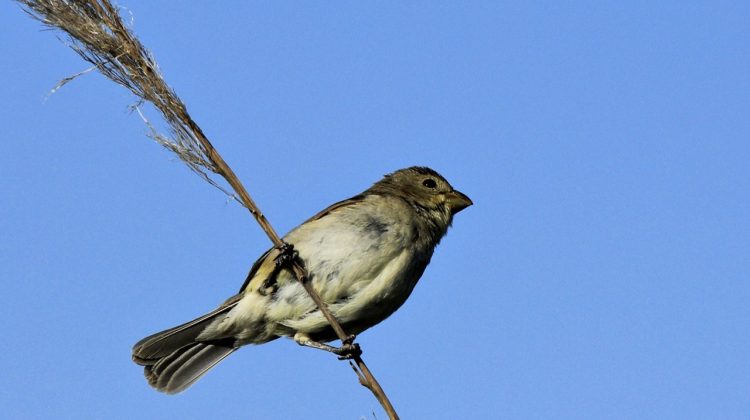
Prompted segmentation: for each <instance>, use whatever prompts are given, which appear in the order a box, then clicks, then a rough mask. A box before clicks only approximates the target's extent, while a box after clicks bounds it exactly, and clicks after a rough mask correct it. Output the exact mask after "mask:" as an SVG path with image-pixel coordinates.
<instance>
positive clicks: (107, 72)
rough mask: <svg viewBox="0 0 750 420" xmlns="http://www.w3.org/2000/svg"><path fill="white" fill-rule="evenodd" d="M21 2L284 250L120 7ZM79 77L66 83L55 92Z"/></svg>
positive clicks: (80, 1)
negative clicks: (159, 121) (153, 111)
mask: <svg viewBox="0 0 750 420" xmlns="http://www.w3.org/2000/svg"><path fill="white" fill-rule="evenodd" d="M17 1H18V2H19V3H21V4H22V5H23V6H24V8H25V9H24V10H25V11H26V12H27V13H28V14H29V15H31V16H32V17H33V18H34V19H37V20H39V21H40V22H42V23H43V24H44V25H46V26H48V27H50V28H53V29H60V30H62V31H64V32H66V33H67V34H68V36H69V42H70V46H71V48H72V49H73V50H74V51H75V52H76V53H78V55H80V56H81V58H83V59H84V60H86V61H88V62H89V63H91V64H92V65H93V66H94V67H95V68H96V69H98V70H99V71H100V72H101V73H102V74H103V75H104V76H106V77H107V78H109V79H110V80H112V81H114V82H115V83H117V84H119V85H122V86H124V87H125V88H127V89H128V90H130V91H131V92H132V93H133V94H134V95H136V96H137V97H138V98H140V100H141V101H148V102H150V103H151V104H153V105H154V107H156V108H157V109H158V110H159V111H160V112H161V113H162V115H163V117H164V119H165V121H166V122H167V123H168V124H169V127H170V130H171V136H164V135H161V134H159V133H157V132H156V130H155V129H154V128H153V127H152V126H151V125H150V124H149V123H148V121H147V120H146V119H145V117H143V114H141V117H143V118H144V121H145V122H146V124H147V125H148V126H149V128H150V129H151V133H152V134H151V137H153V138H154V140H156V141H157V142H158V143H159V144H161V145H162V146H164V147H165V148H167V149H169V150H171V151H172V152H173V153H175V154H176V155H177V156H178V157H179V158H180V159H181V160H182V161H183V162H185V164H187V165H188V167H189V168H190V169H191V170H193V171H194V172H195V173H196V174H198V175H200V176H201V177H202V178H203V179H205V180H206V181H208V182H209V183H210V184H211V185H213V186H215V187H217V188H219V189H221V190H222V191H223V192H225V193H227V194H228V195H230V197H232V198H234V199H236V200H237V201H239V202H240V203H241V204H242V205H243V206H244V207H246V208H247V209H248V210H249V211H250V213H251V214H252V215H253V217H255V219H256V221H257V222H258V224H260V226H261V228H262V229H263V231H264V232H265V233H266V235H267V236H268V238H269V239H270V240H271V242H273V244H274V246H275V247H277V248H280V249H282V248H283V247H284V246H285V244H284V242H283V241H282V240H281V238H280V237H279V235H278V234H277V233H276V231H275V230H274V229H273V227H272V226H271V224H270V223H269V222H268V220H267V219H266V217H265V216H264V215H263V213H262V212H261V211H260V209H259V208H258V206H257V205H256V204H255V202H254V201H253V199H252V198H251V197H250V194H249V193H248V192H247V190H246V189H245V187H244V186H243V185H242V183H241V182H240V180H239V178H238V177H237V176H236V175H235V173H234V171H233V170H232V168H230V167H229V165H228V164H227V163H226V162H225V161H224V159H223V158H222V157H221V155H219V153H218V152H217V151H216V149H215V148H214V147H213V145H212V144H211V142H210V141H209V140H208V138H207V137H206V135H205V134H204V133H203V130H201V128H200V127H199V126H198V124H196V123H195V121H193V119H192V117H191V116H190V114H188V112H187V107H186V106H185V104H184V103H183V102H182V101H181V100H180V98H179V97H178V96H177V95H176V94H175V92H174V91H173V90H172V89H171V88H170V87H169V86H168V85H167V83H166V82H165V81H164V79H163V77H162V76H161V73H160V72H159V66H158V64H157V62H156V60H155V59H154V57H153V56H152V55H151V53H150V52H149V51H148V50H147V49H146V48H145V47H144V46H143V45H142V44H141V42H140V41H139V40H138V38H136V36H135V35H134V34H133V33H132V32H131V31H130V30H129V29H128V28H126V27H125V25H124V24H123V21H122V18H121V17H120V14H119V11H118V9H117V8H116V7H115V6H113V5H112V3H110V1H109V0H17ZM81 74H82V73H81ZM78 75H80V74H78ZM78 75H74V76H71V77H68V78H65V79H63V80H62V81H61V82H60V83H58V85H57V86H56V87H55V89H54V90H57V89H59V88H60V87H62V85H64V84H65V83H67V82H69V81H70V80H72V79H73V78H75V77H76V76H78ZM139 113H140V111H139ZM209 172H210V173H213V174H216V175H219V176H220V177H222V178H224V180H226V182H227V183H228V184H229V185H230V186H231V188H232V189H233V190H234V191H235V193H236V195H235V194H230V193H229V192H228V191H227V190H226V189H224V188H223V187H222V186H221V185H220V184H219V183H218V182H217V181H216V180H215V179H214V178H212V177H211V175H210V174H209ZM291 264H292V269H293V271H294V274H295V276H296V277H297V280H298V281H300V283H301V284H302V285H303V286H304V287H305V290H307V292H308V294H310V297H311V298H312V299H313V300H314V301H315V303H316V304H317V305H318V307H319V308H320V310H321V312H322V313H323V314H324V315H325V317H326V319H327V320H328V322H329V323H330V324H331V326H332V327H333V329H334V331H335V332H336V335H337V336H338V337H339V339H341V341H342V342H345V341H346V340H347V334H346V333H345V332H344V330H343V329H342V328H341V325H340V324H339V322H338V321H337V320H336V318H335V317H334V316H333V315H332V314H331V312H330V311H329V310H328V308H327V305H326V304H325V302H323V300H322V299H321V298H320V296H319V295H318V293H317V292H316V291H315V290H314V289H313V288H312V285H311V284H310V282H308V281H307V279H308V276H307V272H306V271H305V268H304V264H303V262H302V261H301V260H299V258H296V259H292V261H291ZM352 359H353V360H354V363H356V367H355V365H354V364H352V368H354V370H355V372H356V374H357V378H358V380H359V382H360V383H361V384H362V385H363V386H364V387H366V388H367V389H369V390H370V391H371V392H372V393H373V394H374V395H375V397H376V398H377V399H378V401H379V402H380V404H381V405H382V406H383V408H384V409H385V411H386V413H388V416H389V417H390V418H391V419H398V414H396V411H395V409H394V408H393V405H392V404H391V403H390V401H389V400H388V397H387V396H386V394H385V392H384V391H383V389H382V388H381V387H380V384H379V383H378V381H377V380H376V379H375V377H374V376H373V374H372V372H370V370H369V369H368V368H367V365H366V364H365V362H364V361H363V360H362V358H361V357H360V356H355V357H353V358H352Z"/></svg>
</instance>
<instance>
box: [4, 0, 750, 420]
mask: <svg viewBox="0 0 750 420" xmlns="http://www.w3.org/2000/svg"><path fill="white" fill-rule="evenodd" d="M120 4H121V5H122V6H123V7H126V8H127V10H128V11H129V12H128V13H127V16H128V19H131V17H132V22H133V29H134V30H135V32H136V33H137V34H138V35H139V36H140V38H141V40H142V41H143V42H144V43H145V44H146V45H147V46H148V47H149V48H150V49H151V50H152V51H153V53H154V54H155V56H156V58H157V60H158V62H159V63H160V65H161V68H162V71H163V73H164V75H165V78H166V79H167V81H168V82H169V83H170V84H171V85H172V86H173V87H174V89H175V90H176V91H177V93H178V94H179V95H180V96H181V97H182V98H183V100H184V101H185V102H186V103H187V105H188V108H189V110H190V112H191V114H192V115H193V117H194V118H195V119H196V120H197V121H198V123H199V124H200V125H201V126H202V127H203V129H204V131H205V132H206V133H207V134H208V135H209V137H210V138H211V139H212V141H213V142H214V144H215V145H216V147H217V148H218V149H219V151H220V152H221V153H222V154H223V156H224V157H225V159H226V160H227V161H228V162H229V163H230V165H231V166H232V167H233V168H234V170H235V171H236V172H237V173H238V175H239V176H240V177H241V179H243V180H244V182H245V185H246V186H247V188H248V189H249V191H250V192H251V194H253V196H254V198H255V199H256V201H257V202H258V203H259V205H260V206H261V208H262V209H263V211H264V212H265V213H266V214H267V215H268V217H269V219H270V221H271V222H272V223H273V224H274V225H275V226H276V228H277V230H278V231H280V232H286V231H288V230H289V229H291V228H292V227H294V226H295V225H296V224H298V223H299V222H301V221H303V220H304V219H306V218H307V217H309V216H310V215H312V214H313V213H315V212H316V211H318V210H320V209H322V208H324V207H325V206H327V205H328V204H330V203H332V202H334V201H337V200H340V199H343V198H346V197H349V196H351V195H354V194H356V193H358V192H360V191H361V190H363V189H365V188H366V187H368V186H369V185H370V184H371V183H372V182H374V181H376V180H377V179H379V178H380V176H382V175H383V174H385V173H387V172H390V171H392V170H395V169H398V168H401V167H405V166H411V165H415V164H419V165H428V166H431V167H433V168H435V169H437V170H438V171H440V172H441V173H442V174H443V175H445V176H446V178H448V179H449V180H450V181H451V183H453V185H454V186H455V187H457V188H459V189H460V190H462V191H464V192H465V193H467V194H468V195H469V196H470V197H472V199H473V200H474V202H475V206H474V207H471V208H469V209H468V210H466V211H464V212H462V213H461V214H459V215H458V216H457V218H456V220H455V223H454V226H453V228H452V230H451V231H450V232H449V234H448V236H447V237H446V238H445V239H444V241H443V242H442V243H441V245H440V246H439V248H438V249H437V252H436V254H435V256H434V258H433V261H432V263H431V265H430V266H429V268H428V269H427V271H426V273H425V275H424V277H423V278H422V280H421V282H420V284H419V285H418V286H417V288H416V290H415V292H414V293H413V295H412V296H411V298H410V299H409V301H408V302H407V303H406V304H405V305H404V307H403V308H402V309H401V310H399V311H398V312H397V313H396V314H395V315H393V316H392V317H391V318H389V319H388V320H387V321H385V322H384V323H382V324H381V325H379V326H377V327H375V328H374V329H371V330H370V331H367V332H366V333H364V334H363V335H362V336H361V337H360V341H361V343H362V345H363V347H364V349H365V354H364V357H365V360H366V361H367V362H368V364H369V365H370V367H371V368H372V370H373V371H374V372H375V374H376V375H377V377H378V378H379V379H380V381H381V383H382V385H383V386H384V388H385V389H386V391H387V392H388V393H389V396H390V397H391V399H392V401H393V403H394V405H395V406H396V408H397V409H398V411H399V413H400V414H401V415H402V417H403V418H406V419H412V418H430V419H455V418H503V419H549V418H555V419H568V418H570V419H589V418H591V419H594V418H596V419H603V418H606V419H632V418H639V419H668V418H674V419H706V418H722V419H734V418H736V419H739V418H747V416H748V413H750V399H749V398H748V395H750V383H749V382H748V378H750V362H748V348H749V347H750V336H749V335H748V331H749V330H750V325H748V320H749V319H750V306H749V305H748V302H749V301H750V283H749V282H748V272H749V270H748V257H750V240H749V239H748V238H749V237H750V218H748V214H750V169H748V168H749V166H748V162H749V161H750V141H748V140H750V136H748V132H749V131H750V119H749V118H748V115H749V113H750V38H749V36H748V30H747V22H748V21H749V20H750V5H749V4H748V3H747V2H723V1H712V2H658V4H657V3H654V2H609V1H595V2H519V3H507V2H470V3H469V2H409V3H408V4H406V3H403V2H378V3H376V4H375V3H373V4H356V5H354V4H349V3H336V4H333V3H328V2H306V3H300V2H234V3H232V4H231V6H229V5H223V6H222V5H216V4H209V2H205V3H202V2H201V3H198V2H190V3H181V4H180V6H179V7H176V6H174V5H172V4H170V3H168V2H146V1H135V0H129V1H122V2H120ZM131 13H132V15H131ZM0 27H2V28H3V29H2V30H0V51H2V56H3V57H4V58H3V60H1V61H0V80H3V83H2V84H0V85H1V87H0V95H2V98H3V99H4V101H3V102H4V107H3V112H2V114H1V115H0V121H2V124H1V126H2V133H3V135H2V137H3V148H4V150H3V153H1V154H0V188H1V191H2V205H0V232H2V235H0V278H2V281H3V283H2V284H3V293H1V294H0V311H1V312H0V314H1V315H2V317H3V319H4V320H5V323H4V331H3V336H4V340H2V341H0V351H2V354H3V357H2V358H0V368H1V369H2V372H3V374H2V375H0V388H2V391H0V407H2V409H1V410H2V412H3V417H4V418H60V419H65V418H70V419H80V418H122V419H130V418H142V419H163V418H181V419H190V418H208V417H210V418H214V417H216V418H221V417H229V418H321V419H324V418H349V419H358V418H362V417H364V418H372V417H373V415H372V413H373V412H374V413H375V414H376V415H377V418H379V419H382V418H385V415H384V414H383V413H382V412H381V411H380V407H379V406H378V404H377V402H376V401H375V400H374V399H373V398H372V397H371V395H370V394H369V393H368V392H367V391H366V390H365V389H364V388H361V387H360V386H359V385H358V384H357V383H356V379H355V377H354V375H353V373H352V372H351V370H350V369H349V368H348V367H347V366H346V365H345V364H344V363H342V362H339V361H337V360H336V359H335V358H333V357H331V356H330V355H327V354H323V353H319V352H316V351H314V350H308V349H303V348H299V347H298V346H297V345H295V344H294V343H292V342H290V341H282V340H279V341H276V342H273V343H270V344H267V345H263V346H258V347H248V348H244V349H242V350H241V351H239V352H237V353H235V354H234V355H233V356H232V357H230V358H229V359H227V360H225V361H224V362H222V364H221V365H220V366H218V367H217V368H216V369H215V370H214V371H212V372H210V373H209V374H208V375H207V376H205V377H204V378H203V379H201V380H200V381H199V382H198V383H196V384H195V385H194V386H193V387H192V388H191V389H189V390H188V391H187V392H185V393H183V394H180V395H178V396H166V395H162V394H159V393H157V392H155V391H153V390H152V389H151V388H149V387H148V386H147V385H146V382H145V380H144V379H143V377H142V372H141V369H140V368H138V367H136V366H135V365H134V364H133V363H132V362H131V361H130V348H131V346H132V344H133V343H135V342H136V341H137V340H138V339H140V338H141V337H143V336H145V335H147V334H150V333H153V332H155V331H158V330H161V329H164V328H167V327H170V326H173V325H175V324H177V323H180V322H183V321H186V320H188V319H191V318H193V317H194V316H197V315H199V314H202V313H204V312H205V311H207V310H210V309H212V308H213V307H215V306H216V305H217V304H219V303H220V302H222V301H223V299H224V298H226V297H228V296H230V295H232V294H233V293H234V292H235V291H236V290H237V288H238V287H239V286H240V285H241V283H242V281H243V280H244V276H245V274H246V272H247V270H248V268H249V267H250V265H251V264H252V262H253V261H254V260H255V258H256V257H257V256H259V255H260V254H261V253H262V252H263V251H264V250H265V249H266V248H267V247H268V246H269V242H268V240H267V239H266V238H265V237H264V235H263V234H262V232H261V231H260V229H259V228H258V227H257V226H256V224H255V222H254V221H253V220H252V219H251V218H250V217H249V214H248V213H247V212H246V211H244V210H243V209H242V208H241V207H240V206H238V205H236V204H234V203H231V202H228V201H227V199H226V198H225V197H224V196H223V195H222V194H221V193H220V192H218V191H217V190H215V189H213V188H211V187H210V186H208V184H206V183H204V182H203V181H201V180H200V179H199V178H197V177H195V176H193V175H192V174H191V173H190V171H189V170H187V169H186V167H184V165H182V164H181V163H179V161H177V160H176V159H175V158H173V157H172V156H170V155H169V154H168V153H167V152H166V151H164V150H163V149H161V148H159V146H157V145H156V144H155V143H153V142H152V141H150V140H149V139H148V138H146V137H145V134H146V131H147V130H146V128H145V127H144V125H143V124H142V122H141V121H140V120H139V118H138V117H137V115H133V114H131V113H130V112H129V111H128V105H130V104H132V103H133V102H134V98H133V97H132V96H131V95H130V94H129V93H128V92H126V91H125V90H124V89H122V88H120V87H118V86H115V85H114V84H113V83H111V82H109V81H107V80H104V78H102V77H101V76H99V75H97V74H93V73H92V74H89V75H86V76H84V77H82V78H79V79H77V80H75V81H73V82H72V83H71V84H69V85H68V86H66V87H64V88H63V89H62V90H60V91H59V92H58V93H56V94H54V95H52V96H51V97H49V98H48V99H46V100H45V97H46V96H47V94H48V92H49V90H50V89H51V88H52V87H54V85H55V84H56V83H57V81H58V80H59V79H61V78H63V77H65V76H68V75H71V74H74V73H76V72H78V71H81V70H83V69H85V68H86V67H87V66H86V64H85V63H83V62H82V61H81V60H80V59H79V58H78V57H77V56H76V55H75V54H74V53H73V52H72V51H70V50H69V49H67V48H66V47H65V46H64V45H63V44H62V43H61V42H60V41H58V40H57V39H56V38H55V36H54V35H55V34H54V33H52V32H48V31H41V30H40V25H39V24H38V23H36V22H34V21H32V20H31V19H29V18H28V17H27V16H26V15H25V14H24V13H22V12H21V11H20V10H19V8H18V7H17V6H16V5H15V4H14V3H11V2H4V3H2V5H0ZM152 118H155V116H154V115H152Z"/></svg>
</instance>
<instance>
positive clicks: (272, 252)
mask: <svg viewBox="0 0 750 420" xmlns="http://www.w3.org/2000/svg"><path fill="white" fill-rule="evenodd" d="M363 199H364V196H363V195H361V194H360V195H356V196H354V197H352V198H348V199H346V200H343V201H339V202H338V203H335V204H332V205H330V206H328V207H326V208H325V209H324V210H322V211H320V212H318V213H317V214H316V215H315V216H313V217H311V218H309V219H307V220H306V221H305V222H304V223H303V225H304V224H306V223H310V222H313V221H315V220H319V219H322V218H323V217H325V216H327V215H329V214H331V213H333V212H334V211H336V210H338V209H341V208H344V207H348V206H352V205H355V204H357V203H360V202H362V200H363ZM278 255H279V250H278V249H276V248H271V249H269V250H268V251H266V252H265V253H264V254H263V255H261V256H260V258H258V260H257V261H255V263H254V264H253V266H252V267H251V268H250V272H249V273H248V274H247V278H246V279H245V282H244V283H242V287H240V294H243V293H244V292H245V291H246V290H248V289H249V290H258V289H259V288H261V287H262V285H263V283H264V282H265V283H268V282H269V281H270V282H273V281H275V278H276V276H278V271H279V270H278V269H277V267H276V262H275V261H274V260H275V259H276V257H277V256H278Z"/></svg>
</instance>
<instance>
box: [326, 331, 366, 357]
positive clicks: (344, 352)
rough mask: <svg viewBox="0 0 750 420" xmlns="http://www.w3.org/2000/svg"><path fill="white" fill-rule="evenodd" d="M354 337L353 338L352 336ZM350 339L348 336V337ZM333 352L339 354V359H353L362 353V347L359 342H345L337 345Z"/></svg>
mask: <svg viewBox="0 0 750 420" xmlns="http://www.w3.org/2000/svg"><path fill="white" fill-rule="evenodd" d="M350 337H353V336H350ZM352 339H353V338H352ZM347 340H348V338H347ZM333 353H335V354H337V355H338V356H339V360H351V359H354V358H356V357H359V356H361V355H362V349H361V348H360V347H359V344H357V343H347V342H344V343H343V344H342V345H341V347H337V348H336V349H335V350H334V351H333Z"/></svg>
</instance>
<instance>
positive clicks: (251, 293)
mask: <svg viewBox="0 0 750 420" xmlns="http://www.w3.org/2000/svg"><path fill="white" fill-rule="evenodd" d="M472 204H473V203H472V202H471V200H470V199H469V197H467V196H466V195H464V194H463V193H461V192H459V191H457V190H455V189H453V187H452V186H451V185H450V184H449V183H448V181H446V180H445V179H444V178H443V177H442V176H440V174H438V173H437V172H435V171H434V170H432V169H430V168H425V167H417V166H415V167H411V168H406V169H401V170H398V171H396V172H393V173H392V174H389V175H386V176H385V177H384V178H383V179H381V180H380V181H378V182H377V183H375V184H374V185H373V186H372V187H370V188H369V189H367V190H365V191H364V192H363V193H361V194H359V195H357V196H354V197H352V198H350V199H348V200H344V201H341V202H338V203H336V204H334V205H332V206H330V207H328V208H327V209H325V210H323V211H321V212H320V213H318V214H316V215H315V216H313V217H312V218H311V219H309V220H307V221H306V222H304V223H302V224H301V225H299V226H298V227H296V228H295V229H293V230H292V231H291V232H289V234H287V235H286V236H285V237H284V238H283V241H284V242H285V243H287V244H290V245H291V246H292V247H293V249H294V251H295V252H297V253H298V254H297V255H298V256H299V258H300V259H301V260H302V261H303V262H304V264H305V268H306V269H307V271H308V273H309V281H310V282H311V284H312V286H313V288H314V289H315V290H316V291H317V292H318V294H319V295H320V297H321V298H322V299H323V301H324V302H326V303H327V305H328V308H329V309H330V311H331V313H332V314H333V315H334V316H335V317H336V319H337V320H338V321H339V323H340V324H341V326H342V327H343V329H344V331H346V332H347V333H348V334H359V333H361V332H362V331H364V330H366V329H368V328H370V327H372V326H373V325H375V324H377V323H379V322H380V321H383V320H384V319H386V318H387V317H388V316H390V315H391V314H392V313H393V312H394V311H395V310H396V309H398V308H399V307H400V306H401V305H402V304H403V303H404V302H405V301H406V299H407V298H408V297H409V295H410V294H411V292H412V290H413V289H414V286H415V285H416V284H417V281H418V280H419V278H420V277H421V276H422V273H423V272H424V270H425V268H426V267H427V264H428V263H429V262H430V259H431V258H432V253H433V251H434V250H435V246H436V245H437V244H438V243H439V242H440V239H441V238H442V237H443V236H444V235H445V233H446V231H447V230H448V227H449V226H450V225H451V223H452V221H453V216H454V215H455V214H456V213H458V212H459V211H461V210H463V209H465V208H466V207H468V206H470V205H472ZM282 252H283V251H282V250H280V249H279V248H271V249H270V250H268V251H266V253H265V254H263V255H262V256H261V257H260V258H259V259H258V261H256V262H255V264H253V266H252V268H251V269H250V273H249V274H248V276H247V280H245V283H244V284H243V285H242V287H241V288H240V291H239V293H238V294H236V295H234V296H232V297H231V298H229V299H228V300H227V301H226V302H224V303H223V304H222V305H221V306H219V307H218V308H217V309H216V310H214V311H212V312H209V313H207V314H205V315H203V316H201V317H199V318H197V319H195V320H193V321H190V322H188V323H185V324H183V325H180V326H177V327H174V328H171V329H168V330H166V331H162V332H159V333H156V334H154V335H151V336H148V337H146V338H144V339H143V340H141V341H139V342H138V343H136V345H135V346H134V347H133V361H135V363H137V364H139V365H142V366H145V369H144V370H145V375H146V378H147V379H148V382H149V384H150V385H151V386H153V387H154V388H156V389H157V390H159V391H162V392H166V393H170V394H174V393H178V392H180V391H183V390H185V389H186V388H187V387H189V386H190V385H191V384H193V382H195V381H196V380H197V379H198V378H200V377H201V376H202V375H203V374H205V373H206V372H207V371H208V370H209V369H211V368H212V367H213V366H215V365H216V364H217V363H219V362H220V361H221V360H222V359H224V358H225V357H227V356H229V355H230V354H231V353H232V352H234V351H235V350H237V349H238V348H239V347H240V346H243V345H245V344H262V343H267V342H269V341H271V340H275V339H277V338H279V337H292V338H293V339H294V340H295V341H296V342H297V343H299V344H301V345H306V346H311V347H316V348H322V349H327V350H332V351H334V352H335V351H336V348H334V347H331V346H329V345H326V344H324V343H325V342H328V341H332V340H334V339H336V335H335V333H334V332H333V329H332V328H331V326H330V324H329V323H328V322H327V321H326V319H325V317H324V316H323V314H322V313H321V311H320V310H319V309H318V307H317V306H316V304H315V302H313V300H312V299H311V298H310V296H309V295H308V293H307V292H306V290H305V289H304V287H303V286H302V284H300V283H299V282H298V281H297V280H296V278H295V276H294V274H293V272H292V269H291V268H290V267H289V265H288V264H287V265H284V264H279V256H280V254H282Z"/></svg>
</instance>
